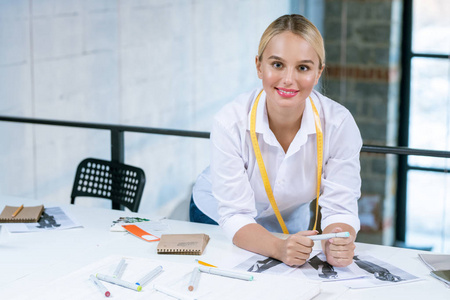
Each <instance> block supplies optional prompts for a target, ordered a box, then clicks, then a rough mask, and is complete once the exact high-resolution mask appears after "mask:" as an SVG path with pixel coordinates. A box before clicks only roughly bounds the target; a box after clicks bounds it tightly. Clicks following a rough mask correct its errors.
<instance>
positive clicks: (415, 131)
mask: <svg viewBox="0 0 450 300" xmlns="http://www.w3.org/2000/svg"><path fill="white" fill-rule="evenodd" d="M449 2H450V1H449ZM449 73H450V60H448V59H439V58H420V57H416V58H414V59H413V60H412V62H411V102H410V103H411V109H410V121H409V147H411V148H419V149H431V150H447V151H448V150H450V96H449V92H450V88H449V82H450V74H449ZM408 162H409V164H410V165H417V166H421V167H437V168H444V167H445V165H446V164H447V165H449V164H450V160H449V159H444V158H432V157H421V156H410V157H409V158H408Z"/></svg>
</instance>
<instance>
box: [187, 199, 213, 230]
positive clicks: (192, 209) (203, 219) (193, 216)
mask: <svg viewBox="0 0 450 300" xmlns="http://www.w3.org/2000/svg"><path fill="white" fill-rule="evenodd" d="M189 219H190V221H191V222H196V223H204V224H212V225H218V224H217V222H216V221H214V220H213V219H211V218H210V217H208V216H207V215H205V214H204V213H203V212H202V211H201V210H200V209H198V207H197V205H195V203H194V198H193V197H192V196H191V203H190V205H189Z"/></svg>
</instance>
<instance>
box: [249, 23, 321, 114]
mask: <svg viewBox="0 0 450 300" xmlns="http://www.w3.org/2000/svg"><path fill="white" fill-rule="evenodd" d="M256 69H257V71H258V77H259V78H260V79H262V84H263V87H264V91H265V92H266V95H267V107H268V109H271V108H273V109H283V108H294V109H296V108H297V109H303V107H304V103H305V99H306V98H307V97H308V96H309V94H310V93H311V91H312V89H313V88H314V86H315V85H316V84H317V82H318V81H319V78H320V75H321V74H322V70H323V68H322V69H319V57H318V55H317V53H316V52H315V51H314V49H313V48H312V46H311V45H310V44H309V43H308V42H307V41H306V40H304V39H303V38H302V37H300V36H298V35H296V34H294V33H292V32H290V31H285V32H283V33H280V34H277V35H275V36H274V37H273V38H272V39H271V40H270V41H269V43H268V44H267V46H266V49H265V50H264V53H263V55H262V60H259V59H258V57H257V58H256ZM301 111H303V110H301Z"/></svg>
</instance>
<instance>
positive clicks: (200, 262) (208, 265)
mask: <svg viewBox="0 0 450 300" xmlns="http://www.w3.org/2000/svg"><path fill="white" fill-rule="evenodd" d="M195 261H196V262H198V263H199V264H201V265H203V266H206V267H213V268H217V267H216V266H213V265H210V264H208V263H205V262H204V261H201V260H198V259H196V260H195Z"/></svg>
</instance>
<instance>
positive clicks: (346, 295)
mask: <svg viewBox="0 0 450 300" xmlns="http://www.w3.org/2000/svg"><path fill="white" fill-rule="evenodd" d="M0 203H1V205H0V206H1V207H0V209H3V206H4V205H17V206H18V205H20V204H22V203H24V204H25V205H38V204H41V203H39V202H37V201H36V200H34V201H33V200H31V199H22V198H14V197H5V196H0ZM44 204H45V205H46V206H48V207H50V206H53V205H52V204H51V203H44ZM56 206H61V205H56ZM61 207H62V208H64V209H65V210H66V211H67V212H69V213H70V214H71V215H72V216H73V217H75V218H76V219H77V220H78V221H79V222H80V223H81V224H82V225H83V228H76V229H69V230H60V231H51V232H33V233H13V234H12V233H9V232H8V231H7V230H6V228H2V230H1V232H0V299H20V293H18V291H20V290H22V289H24V288H26V289H27V290H28V289H34V288H37V287H39V286H41V285H44V284H47V283H48V282H50V281H52V280H55V279H57V278H59V277H61V276H63V275H65V274H68V273H71V272H74V271H76V270H78V269H80V268H82V267H84V266H86V265H89V264H92V263H94V262H96V261H99V260H101V259H103V258H105V257H107V256H109V255H121V256H132V257H145V258H153V259H160V260H170V261H172V262H180V263H192V262H193V260H194V258H195V257H194V256H189V255H186V256H183V255H158V254H156V246H157V243H147V242H144V241H142V240H140V239H138V238H136V237H134V236H132V235H130V234H128V233H122V232H110V231H109V228H110V225H111V223H112V221H113V220H116V219H118V218H119V217H122V216H140V217H148V218H152V217H155V216H149V215H141V214H134V213H130V212H123V211H115V210H106V209H98V208H87V207H83V206H81V205H63V206H61ZM167 223H168V224H169V225H170V230H171V231H172V232H173V233H207V234H208V235H209V236H210V237H211V240H210V242H209V244H208V246H207V249H206V250H205V252H204V254H203V255H202V256H201V257H200V259H201V260H204V261H207V262H218V261H220V260H221V258H222V257H223V256H224V255H233V254H235V255H239V253H241V251H244V250H242V249H239V248H238V247H236V246H234V245H233V244H232V243H231V242H230V241H229V240H228V239H227V238H226V237H225V236H224V234H223V233H222V231H221V229H220V228H219V227H218V226H214V225H206V224H198V223H190V222H184V221H176V220H167ZM318 244H320V243H318ZM357 250H358V251H368V252H369V253H370V254H371V255H372V256H374V257H376V258H378V259H380V260H384V261H386V262H389V263H391V264H392V265H395V266H397V267H399V268H401V269H403V270H405V271H407V272H409V273H411V274H413V275H415V276H418V277H421V278H423V279H424V280H421V281H416V282H410V283H406V284H399V285H396V286H389V287H377V288H370V289H360V290H353V289H347V288H345V287H344V286H343V285H342V283H340V282H333V283H322V292H321V294H320V295H319V296H317V297H316V298H314V299H346V300H347V299H430V300H431V299H433V300H434V299H450V289H448V288H446V287H445V286H444V285H443V284H442V283H441V282H439V281H438V280H436V279H434V278H432V277H431V276H429V270H428V269H427V267H426V266H425V265H424V264H423V263H422V262H421V261H420V260H419V258H418V256H417V254H418V253H420V251H416V250H410V249H402V248H394V247H387V246H379V245H370V244H363V243H358V244H357ZM282 282H283V277H282V276H280V282H275V283H274V286H282ZM293 292H295V291H293Z"/></svg>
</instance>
